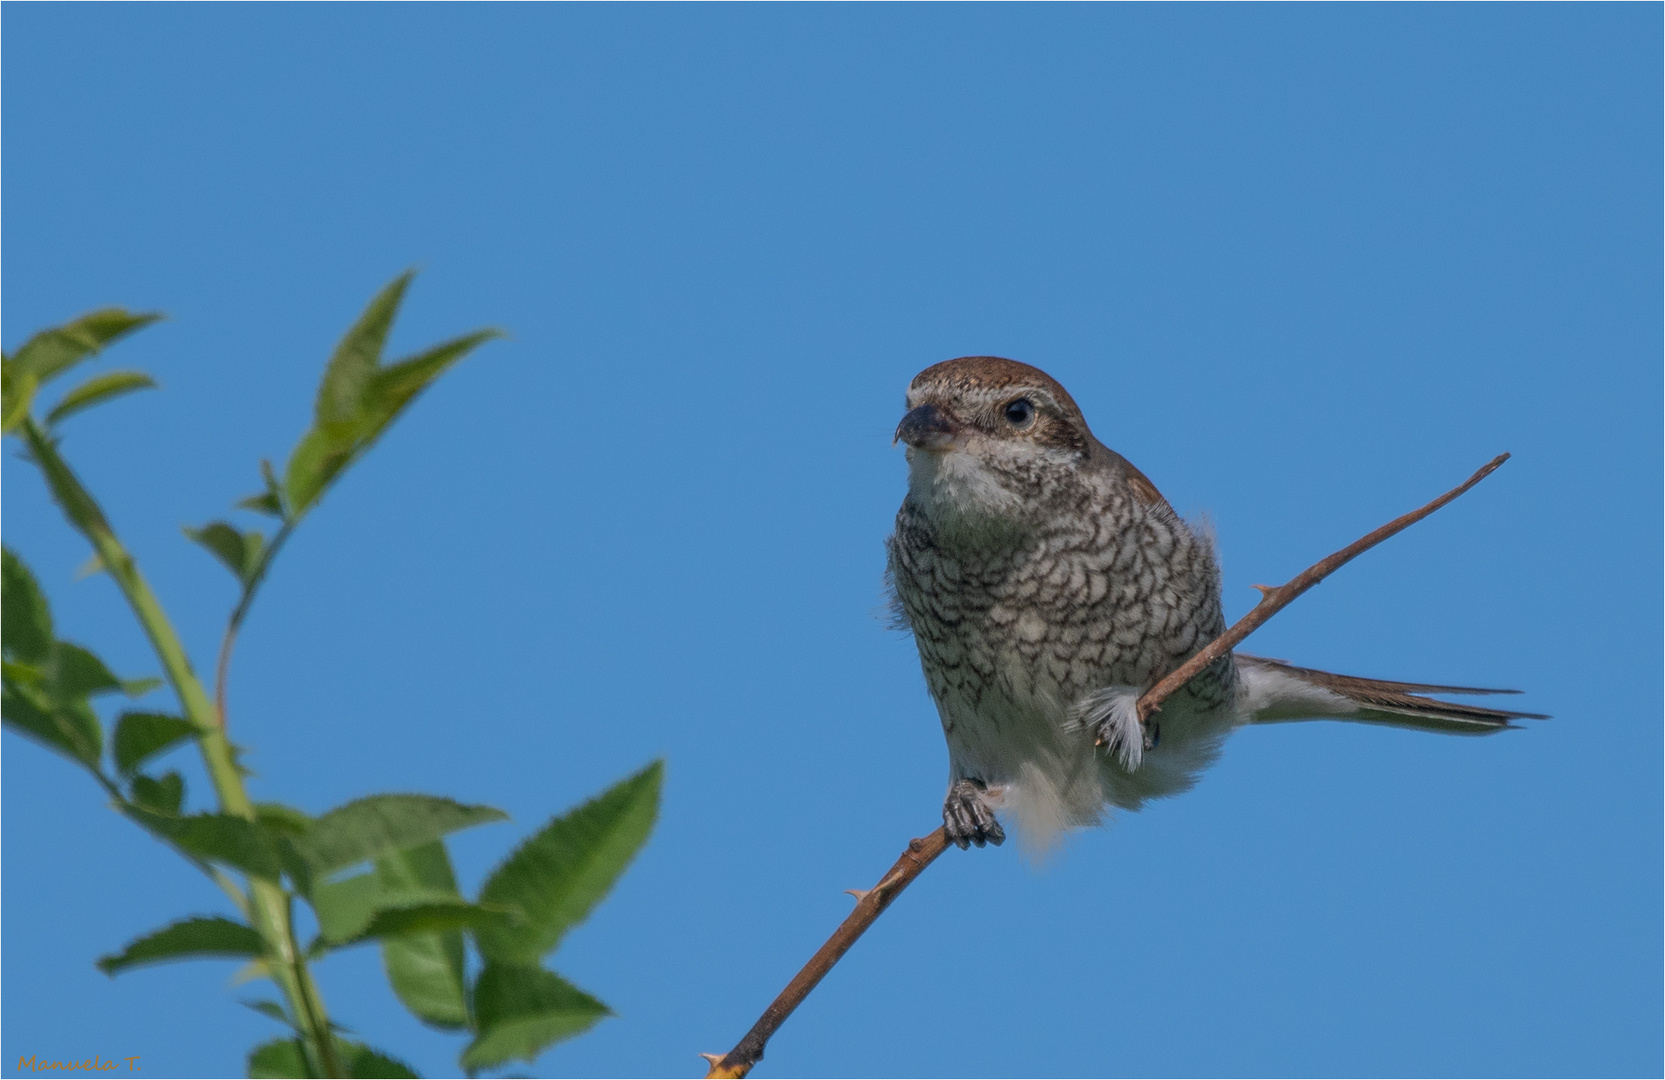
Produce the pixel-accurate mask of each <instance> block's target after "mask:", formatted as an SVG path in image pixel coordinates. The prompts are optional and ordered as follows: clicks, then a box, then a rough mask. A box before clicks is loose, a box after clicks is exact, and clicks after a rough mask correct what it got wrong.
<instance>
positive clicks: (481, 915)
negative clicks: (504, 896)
mask: <svg viewBox="0 0 1665 1080" xmlns="http://www.w3.org/2000/svg"><path fill="white" fill-rule="evenodd" d="M514 921H515V920H514V918H513V917H512V916H511V914H510V913H509V912H508V911H506V910H504V909H502V908H488V907H482V906H481V905H479V904H471V903H469V902H468V901H467V900H434V901H431V902H428V903H424V904H412V905H410V906H408V907H383V908H380V909H379V910H377V912H376V913H375V915H374V916H373V917H372V918H371V919H370V924H369V925H368V926H366V927H365V928H364V929H363V930H361V931H359V933H358V935H357V940H358V941H370V940H374V939H378V938H399V937H404V936H406V935H410V934H439V933H443V932H445V931H450V930H461V929H463V928H465V927H468V928H477V927H482V926H500V925H503V924H506V923H512V922H514Z"/></svg>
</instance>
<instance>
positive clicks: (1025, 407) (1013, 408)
mask: <svg viewBox="0 0 1665 1080" xmlns="http://www.w3.org/2000/svg"><path fill="white" fill-rule="evenodd" d="M1006 419H1007V421H1009V422H1010V423H1011V425H1012V426H1013V427H1028V426H1029V421H1031V420H1033V419H1035V406H1034V403H1033V402H1031V401H1030V400H1029V399H1028V398H1026V397H1020V398H1018V399H1017V400H1016V401H1013V402H1008V403H1007V405H1006Z"/></svg>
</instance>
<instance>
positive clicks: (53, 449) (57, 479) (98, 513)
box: [23, 424, 110, 548]
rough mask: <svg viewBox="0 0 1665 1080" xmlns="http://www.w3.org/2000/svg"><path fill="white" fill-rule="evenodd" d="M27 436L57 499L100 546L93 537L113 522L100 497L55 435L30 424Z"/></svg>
mask: <svg viewBox="0 0 1665 1080" xmlns="http://www.w3.org/2000/svg"><path fill="white" fill-rule="evenodd" d="M23 438H24V441H25V442H27V443H28V444H29V456H30V457H31V458H33V459H34V462H35V464H36V465H37V466H39V467H40V471H41V475H42V476H44V477H45V478H46V486H47V489H48V490H50V491H51V492H52V499H53V501H54V502H56V503H57V504H58V507H59V509H61V510H63V512H64V516H65V517H67V518H69V523H70V524H71V525H73V526H74V527H75V529H76V531H77V532H79V533H80V534H81V535H82V536H84V537H86V538H87V540H88V541H89V542H93V546H94V547H95V548H96V547H97V546H98V545H97V543H96V542H94V541H93V537H94V536H95V535H98V534H108V533H109V532H110V523H109V522H107V521H105V520H104V511H102V510H100V509H99V508H98V503H97V501H95V500H94V499H93V497H92V495H91V494H89V493H88V491H87V489H86V488H85V487H83V486H82V485H81V481H80V479H79V478H77V477H76V475H75V471H74V470H73V469H71V468H70V467H69V464H68V463H67V462H65V461H64V459H63V456H62V455H60V454H59V453H58V448H57V445H56V444H55V443H54V442H53V441H52V440H51V439H49V438H47V437H46V436H45V435H44V434H42V433H41V432H40V431H39V430H37V429H36V428H34V427H33V426H31V425H28V424H25V425H24V426H23Z"/></svg>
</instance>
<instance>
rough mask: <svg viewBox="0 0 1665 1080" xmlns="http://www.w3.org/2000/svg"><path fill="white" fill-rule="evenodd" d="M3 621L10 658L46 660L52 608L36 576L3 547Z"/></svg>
mask: <svg viewBox="0 0 1665 1080" xmlns="http://www.w3.org/2000/svg"><path fill="white" fill-rule="evenodd" d="M0 620H3V622H4V626H3V633H0V637H3V639H4V642H5V646H4V652H5V655H6V657H7V658H8V659H18V660H26V661H28V662H29V663H32V664H39V663H45V661H46V659H47V654H48V653H49V652H51V650H52V642H53V637H52V610H51V608H49V607H48V606H47V603H46V596H45V594H43V593H42V592H41V591H40V585H39V583H38V582H36V581H35V575H34V574H33V573H31V572H30V570H29V567H28V565H27V564H25V563H24V561H23V560H22V559H20V558H18V557H17V553H16V552H14V551H13V550H12V549H11V548H9V547H8V548H0Z"/></svg>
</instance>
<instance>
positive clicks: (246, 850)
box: [127, 806, 282, 881]
mask: <svg viewBox="0 0 1665 1080" xmlns="http://www.w3.org/2000/svg"><path fill="white" fill-rule="evenodd" d="M127 814H128V816H129V817H131V818H133V819H134V820H135V821H137V822H138V823H139V824H141V825H143V826H144V827H145V828H147V829H149V830H150V831H151V832H153V833H156V834H157V835H158V836H161V837H164V838H166V839H168V840H171V841H173V843H175V844H177V845H178V846H179V847H181V848H183V849H184V850H185V851H188V852H190V853H191V854H193V855H195V856H197V857H198V858H202V859H207V860H209V861H211V862H218V863H224V864H226V865H227V866H233V867H236V868H237V869H239V870H242V871H244V872H245V873H248V874H252V875H253V876H255V877H258V878H265V879H266V880H268V881H277V880H278V877H279V875H280V874H281V873H282V864H281V862H280V861H279V857H278V850H277V845H276V844H275V843H274V842H273V840H272V837H271V835H270V834H269V833H267V831H266V830H265V829H263V828H261V826H260V825H258V824H256V823H255V822H253V821H250V820H248V819H247V818H241V817H238V816H236V815H235V814H189V815H186V816H184V817H173V816H170V815H167V814H158V813H155V812H153V811H150V810H147V809H145V808H143V807H132V806H130V807H128V808H127Z"/></svg>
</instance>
